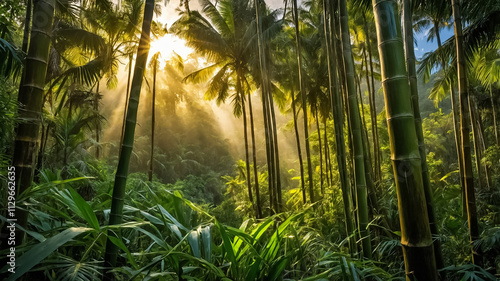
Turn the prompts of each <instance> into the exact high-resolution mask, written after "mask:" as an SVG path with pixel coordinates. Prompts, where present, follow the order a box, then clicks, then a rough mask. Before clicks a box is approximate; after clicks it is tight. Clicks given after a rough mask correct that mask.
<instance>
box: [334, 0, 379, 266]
mask: <svg viewBox="0 0 500 281" xmlns="http://www.w3.org/2000/svg"><path fill="white" fill-rule="evenodd" d="M339 3H340V6H339V11H340V28H341V32H342V50H343V56H344V67H345V76H346V82H347V94H348V106H349V120H350V126H351V127H350V131H351V134H352V138H353V155H354V173H355V178H356V180H355V184H356V204H357V209H358V224H359V227H358V228H359V232H360V238H361V239H362V245H363V256H364V257H365V258H368V259H371V256H372V250H371V238H370V230H369V226H368V222H369V221H368V199H367V190H366V177H365V163H364V156H363V135H362V131H361V130H362V128H361V117H360V115H359V107H358V98H357V95H356V87H355V81H354V76H355V73H354V62H353V59H352V53H351V41H350V40H351V39H350V34H349V26H348V21H349V20H348V15H347V5H346V1H345V0H340V2H339Z"/></svg>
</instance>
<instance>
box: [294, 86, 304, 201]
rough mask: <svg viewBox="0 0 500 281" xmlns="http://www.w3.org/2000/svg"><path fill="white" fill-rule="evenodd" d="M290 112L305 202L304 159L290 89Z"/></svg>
mask: <svg viewBox="0 0 500 281" xmlns="http://www.w3.org/2000/svg"><path fill="white" fill-rule="evenodd" d="M291 95H292V112H293V128H294V129H295V140H296V142H297V153H298V155H299V167H300V184H301V188H302V202H303V203H304V204H305V203H306V200H307V199H306V184H305V179H304V161H303V160H302V148H301V147H300V136H299V127H298V125H297V110H296V109H295V96H294V92H293V89H292V92H291Z"/></svg>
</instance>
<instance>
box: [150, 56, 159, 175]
mask: <svg viewBox="0 0 500 281" xmlns="http://www.w3.org/2000/svg"><path fill="white" fill-rule="evenodd" d="M153 60H154V61H153V99H152V101H151V152H150V156H149V157H150V158H149V181H150V182H151V181H153V162H154V155H155V154H154V153H155V121H156V120H155V119H156V116H155V102H156V70H157V67H158V58H157V57H156V55H155V57H153Z"/></svg>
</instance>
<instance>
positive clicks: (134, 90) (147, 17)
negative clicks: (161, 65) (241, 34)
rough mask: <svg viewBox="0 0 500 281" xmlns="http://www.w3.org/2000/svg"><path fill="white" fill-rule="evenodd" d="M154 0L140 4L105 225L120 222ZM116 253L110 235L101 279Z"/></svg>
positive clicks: (107, 275)
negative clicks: (137, 34)
mask: <svg viewBox="0 0 500 281" xmlns="http://www.w3.org/2000/svg"><path fill="white" fill-rule="evenodd" d="M153 10H154V0H146V4H145V6H144V19H143V22H142V32H141V39H140V41H139V48H138V49H137V60H136V64H135V68H134V78H133V79H132V86H131V91H130V100H129V104H128V110H127V124H126V125H125V133H124V136H123V145H122V148H121V153H120V158H119V160H118V168H117V171H116V176H115V183H114V185H113V196H112V200H111V212H110V216H109V225H117V224H121V223H122V212H123V203H124V200H125V186H126V183H127V175H128V169H129V163H130V156H131V154H132V147H133V145H134V135H135V126H136V123H137V111H138V107H139V98H140V94H141V86H142V78H143V76H144V71H145V68H146V62H147V59H148V53H149V44H150V41H151V39H150V37H149V36H150V31H151V21H152V19H153ZM108 235H109V236H113V237H114V236H116V233H114V232H111V231H110V232H109V233H108ZM117 257H118V246H116V245H115V244H114V243H113V242H111V240H110V239H108V240H107V242H106V252H105V256H104V266H105V267H106V269H108V270H106V269H105V270H106V272H105V279H106V280H112V279H113V273H111V272H110V271H109V269H112V268H113V267H114V266H115V265H116V260H117Z"/></svg>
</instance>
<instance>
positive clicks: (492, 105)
mask: <svg viewBox="0 0 500 281" xmlns="http://www.w3.org/2000/svg"><path fill="white" fill-rule="evenodd" d="M490 101H491V111H492V112H491V114H492V115H493V128H494V129H495V140H496V144H497V145H498V146H500V140H499V139H498V127H497V111H496V110H495V100H494V99H493V89H492V86H490Z"/></svg>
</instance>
